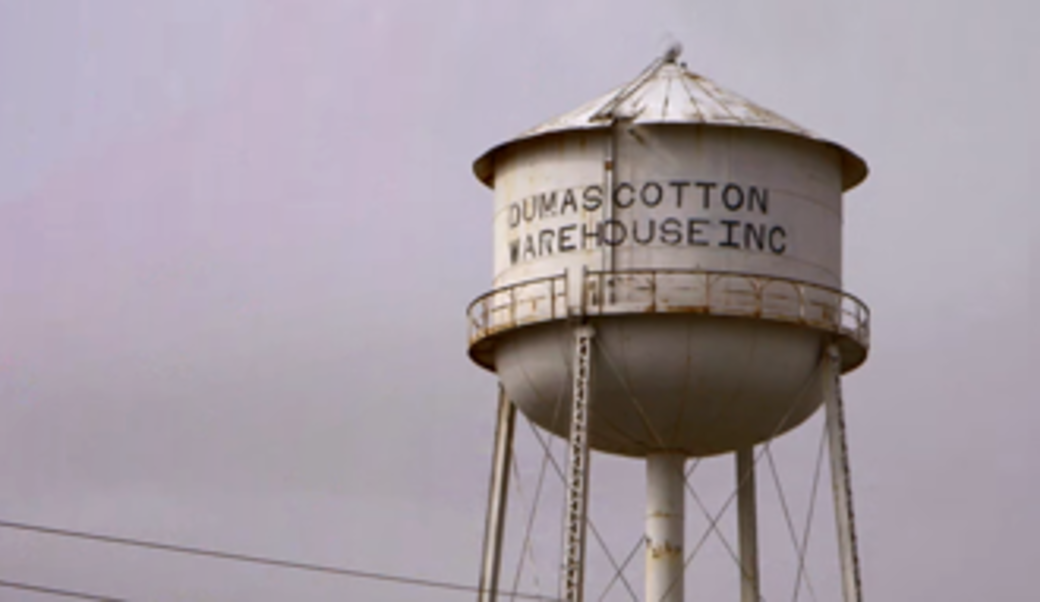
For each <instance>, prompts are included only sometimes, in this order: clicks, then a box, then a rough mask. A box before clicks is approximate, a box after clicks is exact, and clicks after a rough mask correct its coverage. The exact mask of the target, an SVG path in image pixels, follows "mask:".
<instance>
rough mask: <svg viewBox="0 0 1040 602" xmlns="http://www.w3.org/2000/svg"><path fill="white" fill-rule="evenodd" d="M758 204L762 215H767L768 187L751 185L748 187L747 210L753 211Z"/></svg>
mask: <svg viewBox="0 0 1040 602" xmlns="http://www.w3.org/2000/svg"><path fill="white" fill-rule="evenodd" d="M755 205H758V208H759V211H761V212H762V215H769V189H768V188H759V187H758V186H751V187H750V188H748V211H754V210H755Z"/></svg>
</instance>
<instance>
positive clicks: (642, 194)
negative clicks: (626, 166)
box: [632, 182, 664, 236]
mask: <svg viewBox="0 0 1040 602" xmlns="http://www.w3.org/2000/svg"><path fill="white" fill-rule="evenodd" d="M648 191H649V192H648ZM663 198H664V189H663V188H661V185H660V184H658V183H657V182H647V183H646V184H643V187H642V188H641V189H640V190H639V200H641V201H643V204H644V205H646V206H647V207H656V206H658V205H660V204H661V199H663ZM632 236H635V234H634V233H633V234H632Z"/></svg>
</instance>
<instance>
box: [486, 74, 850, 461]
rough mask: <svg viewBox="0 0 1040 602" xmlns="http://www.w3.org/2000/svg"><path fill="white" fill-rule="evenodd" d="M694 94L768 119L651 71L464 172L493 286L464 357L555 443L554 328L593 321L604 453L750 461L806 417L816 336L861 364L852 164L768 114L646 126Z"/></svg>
mask: <svg viewBox="0 0 1040 602" xmlns="http://www.w3.org/2000/svg"><path fill="white" fill-rule="evenodd" d="M691 82H692V83H691ZM698 85H699V86H701V87H702V88H703V89H704V90H706V92H705V94H704V95H702V96H704V98H716V99H717V98H723V99H724V100H725V102H723V101H718V102H719V104H720V106H722V107H723V108H724V109H726V110H725V111H721V110H720V114H723V113H727V112H728V114H731V115H734V116H740V115H745V114H746V115H750V117H747V119H752V118H759V117H761V119H767V118H768V119H773V117H774V116H772V114H768V113H767V112H765V110H764V109H760V108H757V107H754V105H751V104H750V103H746V101H742V100H741V99H739V98H737V97H735V96H732V95H730V96H728V97H726V96H723V95H722V93H720V92H718V89H717V88H713V87H711V86H712V85H711V84H710V82H707V80H703V79H702V78H699V77H697V76H694V75H692V74H690V73H689V72H687V71H685V69H683V68H681V67H680V66H678V65H675V64H665V65H662V66H660V67H659V68H658V70H657V71H656V72H655V73H653V74H651V76H649V77H648V78H646V79H644V80H642V81H641V82H639V84H638V86H636V88H632V89H625V88H623V89H622V90H621V92H619V93H618V96H616V99H620V100H616V101H612V102H614V104H615V105H616V104H617V102H621V101H624V102H629V101H631V102H632V103H633V106H632V107H630V108H629V111H628V112H629V116H628V117H619V116H618V115H617V114H614V115H612V116H611V117H610V118H609V119H606V120H604V119H600V117H597V116H596V115H592V116H589V115H588V114H585V115H584V116H583V117H582V118H581V119H577V120H574V121H575V123H577V124H579V125H575V126H573V127H568V126H567V125H566V123H565V122H566V119H564V120H563V121H560V122H556V125H554V126H553V127H550V128H549V129H544V128H543V130H540V131H538V132H537V135H532V136H528V137H524V138H521V139H519V140H516V141H513V142H511V143H508V144H505V145H502V146H500V147H498V148H496V149H493V150H492V151H491V152H489V153H488V155H485V157H483V158H482V159H481V160H480V161H478V165H477V171H478V175H481V177H482V178H484V179H485V181H486V182H487V183H489V184H490V185H491V186H492V187H493V188H494V206H495V209H494V234H495V236H494V286H495V291H494V292H493V293H491V294H489V295H486V296H485V297H483V298H482V299H480V300H478V302H476V303H475V305H474V308H471V320H472V323H471V324H472V329H473V333H475V334H473V333H471V354H472V355H473V357H474V359H475V360H477V361H478V362H479V363H482V364H483V365H485V366H486V367H488V368H491V369H494V370H495V371H496V372H497V374H498V376H499V378H500V380H501V381H502V384H503V385H504V387H505V389H506V392H507V393H508V395H509V397H510V399H511V400H513V402H514V403H516V404H517V406H518V407H519V408H520V409H521V410H522V411H523V412H524V413H525V414H526V415H527V416H529V417H530V418H531V419H532V420H534V421H535V422H536V423H537V424H539V425H541V426H542V427H544V428H547V429H549V430H551V431H553V432H555V433H557V434H560V435H566V433H567V426H568V418H567V417H568V416H569V411H568V408H569V403H570V387H569V384H570V381H571V375H570V373H569V366H571V365H572V361H571V354H572V349H571V346H572V345H571V339H572V337H571V335H570V332H571V330H572V328H573V325H574V322H575V321H576V320H577V321H582V320H584V321H590V322H594V323H595V328H596V332H597V336H596V346H595V349H594V350H593V358H594V362H595V365H596V366H597V367H598V368H597V370H596V372H595V376H594V378H593V381H592V383H591V385H590V388H591V397H592V399H593V400H594V406H595V409H594V411H593V412H591V414H590V442H591V446H592V447H593V448H595V449H599V450H602V451H608V452H614V453H621V454H629V455H646V454H649V453H654V452H659V451H674V452H679V453H682V454H685V455H689V456H702V455H709V454H715V453H721V452H727V451H733V450H735V449H740V448H746V447H749V446H752V445H754V444H755V443H757V442H760V441H763V440H766V439H768V438H770V437H772V436H775V435H777V434H779V433H781V432H784V431H786V430H788V429H791V428H794V427H795V426H797V425H798V424H799V423H801V422H802V421H803V420H804V419H806V418H807V417H808V416H809V415H811V414H812V413H813V412H814V411H815V410H816V409H817V407H818V406H819V404H820V400H821V395H820V386H821V383H820V379H819V377H820V374H819V373H818V368H817V367H818V365H819V363H820V356H821V353H822V350H823V349H824V347H825V345H826V344H827V343H828V342H829V341H830V340H832V339H834V338H835V337H837V338H838V339H840V342H839V344H840V345H841V346H842V348H843V351H845V352H847V357H844V358H843V360H844V364H845V368H846V369H851V368H852V367H855V366H856V365H858V364H859V363H861V362H862V361H863V359H864V357H865V353H866V344H867V343H866V308H865V307H862V305H861V304H859V303H858V301H856V300H855V299H854V298H850V297H848V296H846V295H844V294H843V293H842V292H841V284H842V281H841V265H842V262H841V246H842V243H841V225H842V192H843V190H845V189H846V188H848V187H849V186H851V185H854V184H855V183H856V182H858V181H859V179H861V178H862V177H863V174H864V173H865V167H864V166H863V164H862V161H860V160H859V159H858V158H857V157H855V156H854V155H852V154H851V153H849V152H848V151H846V150H845V149H843V148H841V147H840V146H837V145H835V144H832V143H830V142H826V141H822V140H819V139H816V138H813V137H811V136H810V135H808V134H807V133H802V131H801V130H798V129H795V128H796V126H793V125H790V126H788V125H787V124H788V123H789V122H786V121H783V120H782V119H781V118H779V117H776V118H775V119H774V122H775V123H778V124H781V125H782V126H783V127H779V126H777V127H771V126H770V127H767V125H769V123H773V122H763V123H766V125H758V126H756V127H743V126H742V122H741V121H740V120H739V119H736V117H734V119H732V120H731V121H729V122H727V121H725V119H723V118H722V117H718V118H717V119H714V120H713V119H709V118H708V117H707V116H705V115H704V114H701V113H703V111H701V109H697V111H701V113H697V111H694V110H693V109H683V110H687V112H688V113H689V115H692V117H689V118H686V117H682V118H662V119H654V118H653V116H654V114H655V113H654V112H655V111H658V110H659V111H661V115H664V116H666V117H667V115H668V113H667V111H668V110H673V111H674V110H676V109H675V107H676V106H679V100H681V99H677V100H673V101H671V102H674V103H675V104H673V105H671V106H672V108H671V109H669V102H670V101H669V100H668V98H670V97H668V94H672V95H673V96H674V94H675V93H674V92H672V91H673V90H681V89H682V86H686V89H687V90H690V89H692V88H694V87H696V86H698ZM633 90H635V92H633ZM640 94H642V96H640ZM691 94H692V93H691ZM662 95H663V96H662ZM662 97H663V98H664V101H663V108H662V107H659V106H658V105H660V104H661V103H662V101H661V99H662ZM632 99H635V100H632ZM640 99H642V100H640ZM694 100H695V99H693V95H691V96H690V99H688V100H683V102H688V103H694ZM702 100H703V99H702ZM738 101H739V103H738ZM655 102H656V103H658V104H657V105H655V104H654V103H655ZM704 102H707V101H704ZM726 103H728V104H726ZM740 103H744V104H740ZM608 104H609V103H608ZM694 104H695V103H694ZM691 106H692V105H691ZM615 108H618V107H615ZM622 108H623V107H622ZM695 108H696V107H695ZM740 111H744V113H740ZM697 114H701V117H703V118H697V117H696V115H697ZM763 115H764V116H765V117H762V116H763ZM673 117H674V115H673ZM597 120H598V121H597ZM560 123H564V125H560ZM756 123H757V122H756Z"/></svg>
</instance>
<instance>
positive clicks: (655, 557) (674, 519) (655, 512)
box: [646, 453, 686, 602]
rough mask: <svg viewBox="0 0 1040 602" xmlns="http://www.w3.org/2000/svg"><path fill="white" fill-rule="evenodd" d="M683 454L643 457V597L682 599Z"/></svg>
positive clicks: (655, 601)
mask: <svg viewBox="0 0 1040 602" xmlns="http://www.w3.org/2000/svg"><path fill="white" fill-rule="evenodd" d="M685 462H686V458H685V457H684V456H683V455H682V454H675V453H654V454H650V455H648V456H647V457H646V601H647V602H682V600H683V583H684V578H683V573H684V569H685V566H684V556H683V543H684V540H685V514H684V511H685V484H686V479H685V475H684V473H683V466H684V464H685Z"/></svg>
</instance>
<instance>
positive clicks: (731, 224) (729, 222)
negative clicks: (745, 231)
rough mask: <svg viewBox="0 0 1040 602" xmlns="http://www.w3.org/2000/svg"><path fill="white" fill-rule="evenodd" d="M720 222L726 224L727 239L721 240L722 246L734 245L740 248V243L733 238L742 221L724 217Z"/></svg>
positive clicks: (733, 246) (735, 247) (720, 244)
mask: <svg viewBox="0 0 1040 602" xmlns="http://www.w3.org/2000/svg"><path fill="white" fill-rule="evenodd" d="M719 223H721V224H722V225H724V226H726V240H723V241H720V242H719V246H720V247H732V248H734V249H739V248H740V243H739V242H737V241H736V240H734V239H733V236H734V230H736V229H737V228H738V227H740V221H739V220H735V219H722V220H719Z"/></svg>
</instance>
